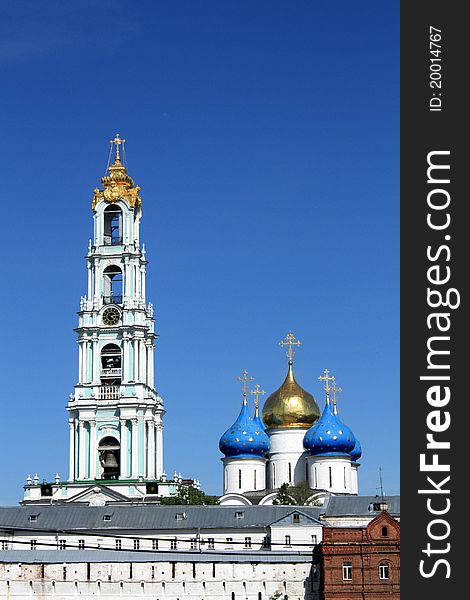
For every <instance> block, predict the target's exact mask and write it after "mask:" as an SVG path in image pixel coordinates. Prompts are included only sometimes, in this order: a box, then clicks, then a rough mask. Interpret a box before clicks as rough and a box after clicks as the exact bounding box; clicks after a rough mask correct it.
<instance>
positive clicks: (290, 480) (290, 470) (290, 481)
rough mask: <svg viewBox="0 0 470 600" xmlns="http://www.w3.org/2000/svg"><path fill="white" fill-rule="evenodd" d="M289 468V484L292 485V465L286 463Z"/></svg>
mask: <svg viewBox="0 0 470 600" xmlns="http://www.w3.org/2000/svg"><path fill="white" fill-rule="evenodd" d="M288 467H289V483H292V465H291V464H290V463H288Z"/></svg>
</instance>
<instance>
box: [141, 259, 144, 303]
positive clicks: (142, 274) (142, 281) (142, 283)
mask: <svg viewBox="0 0 470 600" xmlns="http://www.w3.org/2000/svg"><path fill="white" fill-rule="evenodd" d="M140 281H141V296H142V302H143V303H144V304H145V265H142V266H141V267H140Z"/></svg>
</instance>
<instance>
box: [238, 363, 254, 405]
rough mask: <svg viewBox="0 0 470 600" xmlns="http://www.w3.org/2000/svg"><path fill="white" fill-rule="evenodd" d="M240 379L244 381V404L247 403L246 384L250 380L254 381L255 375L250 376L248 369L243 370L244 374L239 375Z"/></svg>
mask: <svg viewBox="0 0 470 600" xmlns="http://www.w3.org/2000/svg"><path fill="white" fill-rule="evenodd" d="M237 379H238V381H242V382H243V383H242V386H243V404H246V384H247V383H248V381H254V379H255V378H254V377H248V371H246V370H245V371H243V375H242V376H241V377H237Z"/></svg>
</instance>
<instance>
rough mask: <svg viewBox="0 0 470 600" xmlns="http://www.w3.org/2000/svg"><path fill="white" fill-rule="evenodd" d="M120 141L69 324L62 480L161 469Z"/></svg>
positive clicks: (146, 311) (133, 208)
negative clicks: (74, 352) (65, 472)
mask: <svg viewBox="0 0 470 600" xmlns="http://www.w3.org/2000/svg"><path fill="white" fill-rule="evenodd" d="M124 142H125V140H123V139H121V138H120V137H119V134H117V135H116V137H115V138H114V139H113V140H112V141H111V142H110V143H111V150H110V161H109V163H108V168H107V174H106V175H105V176H104V177H103V178H102V179H101V183H102V185H103V190H99V189H98V188H96V189H95V190H94V195H93V202H92V209H93V219H94V239H93V242H91V240H90V244H89V247H88V255H87V272H88V292H87V295H86V296H84V297H82V298H81V300H80V310H79V313H78V327H77V329H76V330H75V331H76V332H77V334H78V379H77V385H76V386H75V393H74V394H71V395H70V398H69V402H68V405H67V410H68V413H69V428H70V463H69V481H70V482H75V481H93V480H101V481H106V482H112V481H132V480H134V481H136V480H139V478H140V480H141V481H142V479H145V480H155V479H158V478H159V477H160V476H161V475H162V473H163V443H162V442H163V440H162V431H163V423H162V417H163V415H164V413H165V411H164V409H163V403H162V400H161V398H160V397H159V396H158V394H157V392H156V390H155V383H154V341H155V330H154V313H153V307H152V304H150V303H148V304H146V289H145V277H146V267H147V260H146V256H145V248H144V246H143V245H142V246H141V244H140V239H139V227H140V219H141V216H142V201H141V198H140V196H139V189H140V188H139V187H138V186H134V182H133V180H132V179H131V178H130V177H129V175H128V174H127V169H126V167H125V165H124V163H123V159H124V157H125V154H124ZM113 155H114V157H113ZM121 155H122V156H123V158H121ZM113 158H114V162H113V164H110V162H111V160H112V159H113Z"/></svg>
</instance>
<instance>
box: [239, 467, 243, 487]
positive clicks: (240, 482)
mask: <svg viewBox="0 0 470 600" xmlns="http://www.w3.org/2000/svg"><path fill="white" fill-rule="evenodd" d="M238 488H239V489H241V488H242V470H241V469H238Z"/></svg>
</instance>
